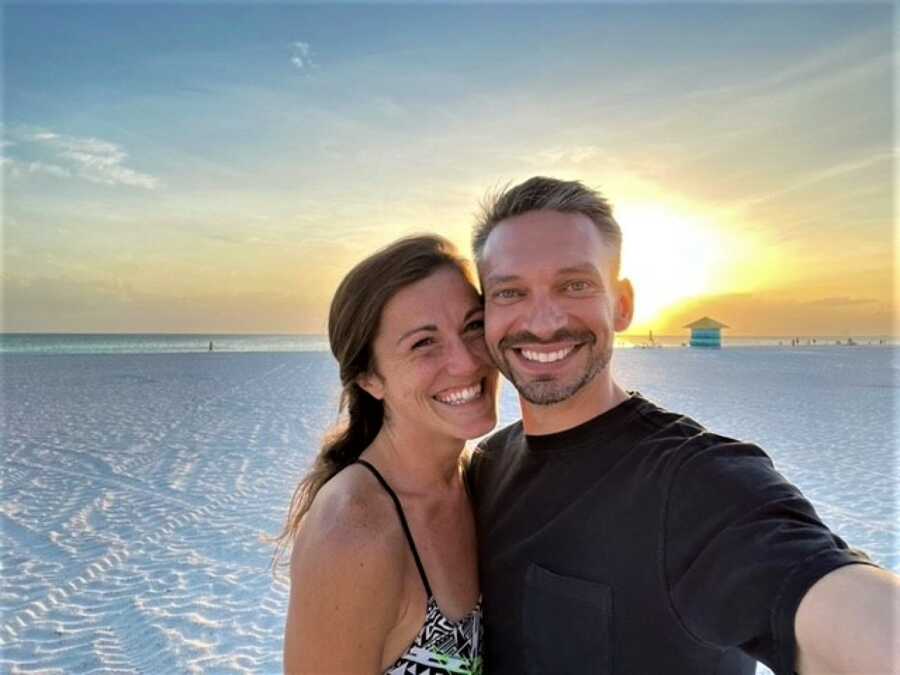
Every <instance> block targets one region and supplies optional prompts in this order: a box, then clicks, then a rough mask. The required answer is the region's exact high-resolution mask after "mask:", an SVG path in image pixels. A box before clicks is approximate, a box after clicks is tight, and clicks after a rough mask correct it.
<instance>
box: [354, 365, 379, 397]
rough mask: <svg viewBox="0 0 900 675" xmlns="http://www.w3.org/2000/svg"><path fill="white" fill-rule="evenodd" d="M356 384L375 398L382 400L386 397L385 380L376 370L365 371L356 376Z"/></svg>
mask: <svg viewBox="0 0 900 675" xmlns="http://www.w3.org/2000/svg"><path fill="white" fill-rule="evenodd" d="M356 384H358V385H359V386H360V388H361V389H362V390H363V391H364V392H366V393H367V394H368V395H369V396H371V397H372V398H374V399H377V400H379V401H380V400H382V399H383V398H384V382H382V381H381V378H380V377H379V376H378V374H377V373H375V372H370V373H363V374H362V375H359V376H358V377H357V378H356Z"/></svg>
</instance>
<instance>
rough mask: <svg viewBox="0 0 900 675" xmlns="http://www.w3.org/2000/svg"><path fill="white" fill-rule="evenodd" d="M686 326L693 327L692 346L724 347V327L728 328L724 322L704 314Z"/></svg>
mask: <svg viewBox="0 0 900 675" xmlns="http://www.w3.org/2000/svg"><path fill="white" fill-rule="evenodd" d="M685 328H690V329H691V347H708V348H712V349H720V348H721V347H722V329H723V328H728V326H726V325H725V324H724V323H721V322H719V321H716V320H715V319H710V318H709V317H708V316H704V317H703V318H702V319H697V320H696V321H694V322H693V323H689V324H688V325H686V326H685Z"/></svg>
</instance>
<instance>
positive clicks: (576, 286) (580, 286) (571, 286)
mask: <svg viewBox="0 0 900 675" xmlns="http://www.w3.org/2000/svg"><path fill="white" fill-rule="evenodd" d="M590 287H591V285H590V284H589V283H588V282H587V281H570V282H569V283H567V284H566V289H567V290H570V291H575V292H576V293H578V292H579V291H586V290H588V289H589V288H590Z"/></svg>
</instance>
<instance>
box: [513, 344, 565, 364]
mask: <svg viewBox="0 0 900 675" xmlns="http://www.w3.org/2000/svg"><path fill="white" fill-rule="evenodd" d="M573 349H574V347H566V348H565V349H560V350H558V351H555V352H533V351H531V350H528V349H523V350H522V356H524V357H525V358H526V359H527V360H529V361H539V362H540V363H553V362H554V361H559V360H560V359H564V358H566V357H567V356H568V355H569V353H570V352H571V351H572V350H573Z"/></svg>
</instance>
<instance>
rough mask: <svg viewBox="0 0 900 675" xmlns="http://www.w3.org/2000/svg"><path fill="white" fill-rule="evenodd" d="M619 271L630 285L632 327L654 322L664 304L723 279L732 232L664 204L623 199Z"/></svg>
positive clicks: (642, 327) (618, 212) (637, 328)
mask: <svg viewBox="0 0 900 675" xmlns="http://www.w3.org/2000/svg"><path fill="white" fill-rule="evenodd" d="M616 219H617V220H618V221H619V223H620V224H621V226H622V230H623V234H624V243H623V246H622V275H623V276H625V277H627V278H629V279H630V280H631V283H632V284H633V286H634V290H635V315H634V321H633V322H632V326H631V329H630V330H632V331H634V332H640V331H643V330H647V329H651V328H653V322H654V321H655V320H658V319H659V317H660V315H661V314H662V313H663V312H664V310H666V309H667V308H669V307H672V306H673V305H675V304H677V303H679V302H681V301H684V300H686V299H688V298H691V297H692V296H695V295H698V294H700V293H703V292H709V290H710V289H711V288H716V287H718V286H720V285H722V284H723V282H725V281H726V279H725V278H724V275H725V274H727V269H726V267H727V266H726V265H725V262H726V256H728V255H729V253H728V252H729V251H733V250H735V249H736V248H737V247H735V246H734V245H733V244H734V242H733V241H731V239H732V237H731V236H730V235H729V234H728V233H727V232H725V231H723V230H722V229H721V228H718V229H717V228H715V227H713V226H712V224H711V223H708V222H705V221H704V219H702V218H701V217H698V216H696V215H693V214H687V213H684V212H679V211H677V210H675V209H673V208H670V207H668V206H667V205H664V204H661V203H660V204H652V203H637V204H622V205H621V206H619V207H618V208H617V209H616Z"/></svg>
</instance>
